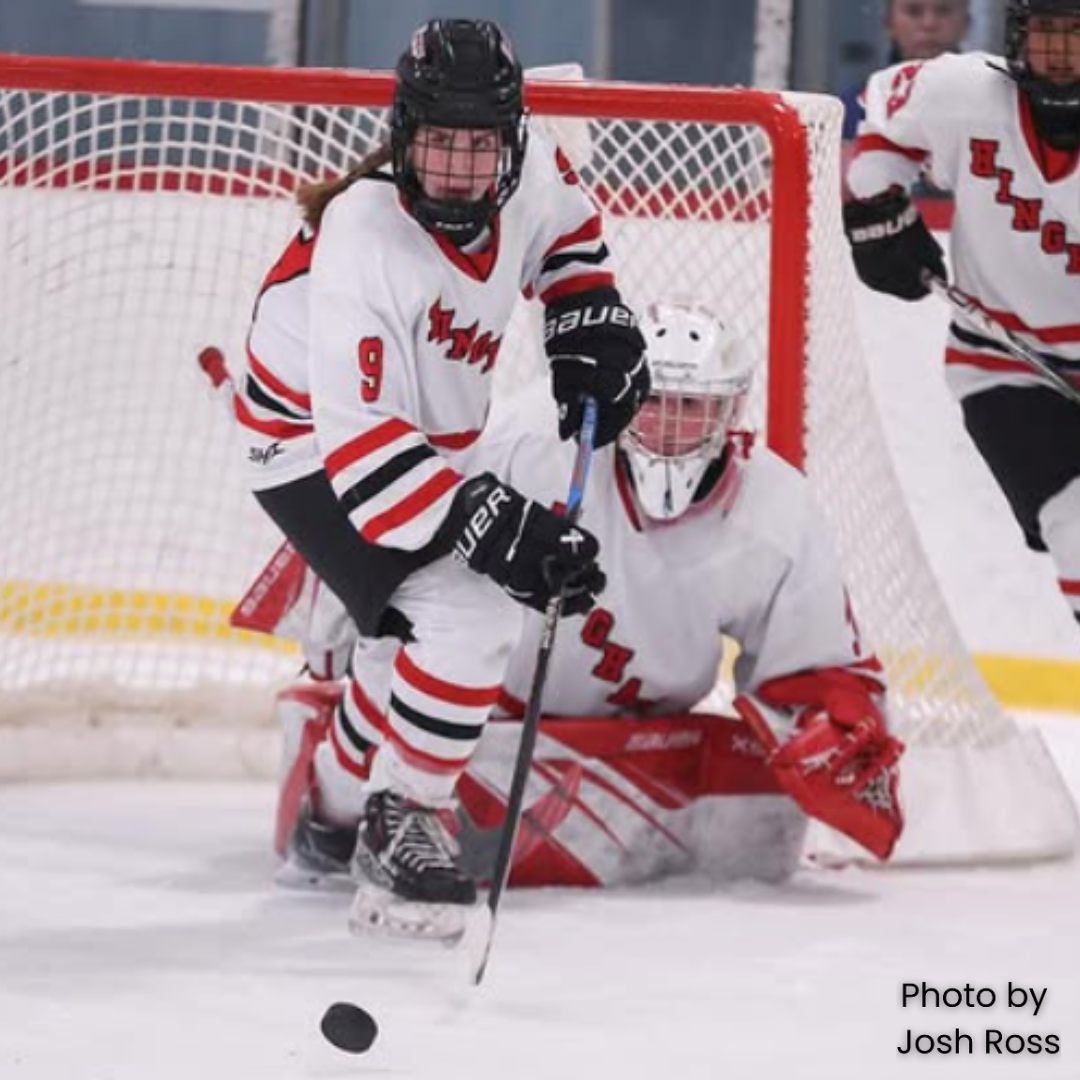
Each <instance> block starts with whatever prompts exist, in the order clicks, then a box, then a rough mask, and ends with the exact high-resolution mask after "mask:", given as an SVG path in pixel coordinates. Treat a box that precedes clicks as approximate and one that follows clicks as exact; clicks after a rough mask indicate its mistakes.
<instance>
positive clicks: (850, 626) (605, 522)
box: [292, 304, 903, 883]
mask: <svg viewBox="0 0 1080 1080" xmlns="http://www.w3.org/2000/svg"><path fill="white" fill-rule="evenodd" d="M641 327H642V330H643V332H644V334H645V337H646V340H647V349H648V351H647V355H648V359H649V365H650V369H651V373H652V386H653V393H652V395H651V396H650V397H649V398H648V399H647V401H646V403H645V405H644V406H643V407H642V409H641V411H640V412H639V413H638V415H637V417H636V418H635V419H634V420H633V421H632V422H631V424H630V426H629V427H628V428H627V430H626V431H625V432H624V433H623V434H622V435H620V436H619V439H618V441H617V445H613V446H608V447H606V448H604V449H602V450H600V451H598V452H597V454H596V456H595V459H594V462H593V469H592V475H591V479H590V482H589V490H588V493H587V495H586V498H585V501H584V503H583V514H582V521H583V522H585V523H586V524H587V527H588V529H589V531H590V532H591V533H592V534H593V535H595V536H596V537H597V538H598V540H599V541H600V544H601V549H602V550H603V551H604V553H605V557H606V560H607V561H606V566H607V571H608V585H607V589H606V590H605V592H604V595H603V597H602V600H601V601H600V602H598V603H597V605H596V606H595V607H593V608H592V610H591V611H589V612H588V613H581V614H580V615H579V616H578V617H576V618H572V619H569V620H567V621H566V622H565V623H564V625H563V626H562V628H561V630H560V632H559V635H558V637H557V640H556V644H555V650H554V653H553V656H552V660H551V665H550V667H549V670H548V679H547V683H546V687H545V692H544V712H545V714H546V715H548V716H554V717H561V718H571V719H566V720H565V721H564V720H557V721H552V726H551V728H549V731H551V732H552V733H553V734H555V735H556V737H557V730H556V729H557V727H558V725H559V724H563V723H565V724H567V725H570V727H569V728H568V730H570V731H573V730H574V728H573V725H574V722H575V721H574V719H572V718H578V719H581V720H593V719H594V718H599V717H622V718H625V720H626V725H628V726H633V725H635V724H636V725H641V726H642V728H643V729H644V728H645V727H646V725H647V724H648V720H647V718H649V717H664V718H672V717H675V720H674V721H670V722H671V723H672V727H671V728H670V729H668V730H669V733H670V732H674V733H675V736H676V738H677V737H678V736H679V735H680V734H682V735H686V734H694V730H696V729H694V730H692V729H691V728H690V727H689V726H687V727H686V728H680V727H679V721H678V716H679V714H685V713H687V712H688V711H689V710H690V708H691V707H692V706H694V705H695V704H696V703H697V702H699V701H700V700H701V699H702V698H704V697H705V695H707V694H708V693H709V691H710V690H711V689H712V688H713V685H714V683H715V681H716V678H717V671H718V668H719V665H720V660H721V653H722V649H723V640H722V635H726V636H727V637H730V638H732V639H734V640H735V641H736V642H737V643H738V644H739V646H740V648H741V652H740V654H739V657H738V660H737V662H736V664H735V668H734V676H735V682H736V688H737V690H738V691H739V694H738V696H737V697H736V699H735V708H736V710H737V712H738V714H739V715H740V716H741V717H742V718H743V720H745V721H746V723H747V724H748V725H749V727H750V728H751V730H752V732H753V733H754V735H756V737H757V739H758V740H759V741H760V744H761V745H762V746H763V747H764V748H765V750H766V752H767V755H768V757H767V760H768V763H769V765H770V766H771V768H772V770H773V775H774V777H775V779H776V782H777V783H778V785H779V787H780V788H781V789H782V790H783V791H785V792H787V793H788V794H790V795H791V796H792V797H793V798H794V799H795V801H796V802H797V803H798V804H799V806H800V807H801V808H802V809H803V810H804V811H805V812H806V813H807V814H809V815H811V816H813V817H816V818H819V819H820V820H822V821H824V822H826V823H827V824H829V825H831V826H833V827H834V828H837V829H839V830H841V831H843V832H844V833H846V834H848V835H849V836H851V837H852V838H853V839H855V840H856V841H858V842H859V843H860V844H862V845H863V846H864V847H866V848H867V849H868V850H869V851H871V852H872V853H873V854H875V855H876V856H877V857H879V858H882V859H884V858H887V857H888V856H889V854H890V853H891V851H892V849H893V846H894V844H895V843H896V840H897V838H898V837H899V835H900V832H901V829H902V825H903V818H902V813H901V809H900V804H899V800H898V791H897V789H898V779H897V761H898V759H899V756H900V752H901V746H900V744H899V743H898V741H897V740H896V739H895V738H893V737H892V736H891V735H890V734H889V731H888V724H887V719H886V708H885V700H884V699H885V690H884V686H883V683H882V679H881V675H880V668H879V665H878V664H877V662H876V660H875V659H874V658H873V656H872V655H869V654H867V653H866V652H864V651H863V648H862V646H861V643H860V640H859V636H858V633H857V631H856V628H855V625H854V622H853V619H852V617H851V612H850V608H849V605H848V603H847V598H846V595H845V591H844V587H843V584H842V582H841V580H840V576H839V573H838V569H837V559H836V555H835V553H834V551H833V549H832V546H831V544H830V542H829V539H828V534H827V531H826V529H825V526H824V524H823V523H822V522H821V520H820V519H819V516H818V514H817V511H816V509H815V507H814V505H813V502H812V499H811V496H810V493H809V487H808V485H807V483H806V482H805V480H804V479H803V478H802V476H801V475H800V474H799V473H798V472H797V471H796V470H795V469H793V468H792V467H790V466H788V465H787V464H785V463H784V462H783V461H782V460H781V459H780V458H778V457H777V456H776V455H774V454H773V453H772V452H770V451H769V450H768V449H766V448H764V447H760V446H755V445H754V441H753V438H752V437H751V435H750V434H749V433H748V432H747V431H745V430H743V428H742V421H743V412H744V407H745V402H746V397H747V394H748V392H749V389H750V384H751V379H752V370H753V363H752V360H751V358H750V356H749V355H748V353H747V352H746V350H745V349H744V347H743V346H742V344H741V342H740V341H739V340H738V339H736V338H735V337H734V336H733V335H732V334H731V333H730V332H729V331H728V330H727V329H725V327H724V326H723V325H722V324H721V323H720V322H719V321H718V320H717V319H716V318H715V317H713V316H712V315H710V314H708V313H706V312H704V311H702V310H700V309H696V308H691V307H687V306H685V305H681V304H657V305H654V306H652V307H650V308H649V309H648V311H647V313H646V315H645V316H644V317H643V319H642V322H641ZM542 389H543V388H541V391H542ZM551 408H552V406H551V403H550V400H549V399H548V398H547V396H546V394H543V393H537V392H536V391H535V390H534V391H532V392H530V393H526V394H525V395H522V396H521V397H519V398H518V399H515V400H514V401H513V402H512V403H511V404H510V405H509V406H508V407H504V411H503V413H502V415H500V416H499V417H498V418H497V419H496V420H495V421H494V422H493V424H492V427H491V429H490V431H489V434H488V437H487V439H486V441H485V446H484V450H483V453H484V462H485V464H487V465H489V466H490V467H492V468H493V469H495V470H496V471H497V472H498V474H499V475H500V477H501V478H502V479H503V480H504V482H507V483H510V484H513V485H517V486H519V487H521V488H522V489H526V490H528V491H529V492H530V494H532V495H533V496H534V497H535V498H536V499H537V501H539V502H541V503H542V504H545V505H548V504H552V503H555V502H557V501H558V500H559V499H560V498H563V497H564V495H565V487H566V476H567V474H568V471H569V468H570V463H571V459H572V451H571V450H570V448H569V447H566V446H561V445H560V444H559V443H558V442H557V441H556V440H555V439H554V438H553V436H552V435H551V434H549V432H550V430H551V424H550V423H548V422H547V421H548V420H549V413H550V411H551ZM540 627H541V619H540V617H539V616H533V615H529V616H528V617H527V619H526V630H525V633H524V634H523V637H522V639H521V641H520V642H519V644H518V646H517V648H516V649H515V651H514V655H513V659H512V661H511V663H510V666H509V669H508V672H507V676H506V680H505V685H504V689H503V693H502V694H501V697H500V706H501V709H502V711H503V712H504V713H509V714H510V715H515V714H516V715H521V713H522V711H523V699H524V697H525V696H526V694H527V693H528V687H529V685H530V681H531V678H532V672H533V666H534V664H535V660H536V653H537V643H538V638H539V635H540V632H541V629H540ZM308 704H309V705H310V704H311V702H310V701H309V702H308ZM364 705H365V708H366V710H367V718H368V721H369V723H370V725H371V726H372V728H373V729H374V730H375V731H377V730H378V728H380V727H381V726H382V725H383V724H384V720H383V718H382V717H381V715H380V708H379V706H378V704H377V699H371V698H369V699H368V700H367V701H366V702H365V703H364ZM309 715H314V713H313V712H312V711H310V710H309ZM686 719H689V718H686ZM586 726H587V725H586ZM593 726H594V727H595V725H593ZM372 737H373V738H377V735H375V734H373V735H372ZM601 741H603V740H601ZM568 745H572V746H574V747H575V748H576V749H578V750H583V751H586V752H587V751H588V749H589V747H590V745H592V743H591V740H590V739H589V737H588V733H587V732H586V733H584V734H583V735H582V737H581V738H580V739H577V738H575V739H572V740H571V741H570V743H569V744H568ZM624 746H625V744H624V743H623V742H621V741H620V742H619V743H618V747H619V752H620V753H621V752H622V749H623V748H624ZM706 752H707V750H706V749H705V748H703V749H702V753H703V754H704V753H706ZM596 753H597V756H598V757H601V758H602V752H601V751H600V750H597V751H596ZM558 754H559V756H562V757H563V758H566V757H567V754H568V751H566V750H565V748H564V750H562V751H559V752H558ZM292 757H293V760H298V759H299V758H300V753H299V748H297V750H296V752H294V754H293V755H292ZM657 760H658V759H656V758H654V759H653V761H652V762H650V761H649V760H648V759H646V758H642V759H641V760H638V761H633V762H632V763H631V764H632V769H633V772H634V775H636V776H638V777H639V778H644V783H643V784H641V785H639V786H640V787H641V788H642V789H644V790H649V789H650V788H652V789H661V788H664V786H665V782H666V781H667V780H668V779H669V778H668V777H662V776H661V775H660V774H659V773H658V772H657V771H656V768H657V766H656V764H655V762H656V761H657ZM612 764H613V763H612ZM705 764H707V763H704V762H703V763H702V765H705ZM616 768H617V767H616ZM650 768H652V769H653V770H654V772H653V774H652V776H651V782H650V776H649V769H650ZM701 771H703V772H704V771H705V769H704V768H703V769H702V770H701ZM301 773H302V770H294V771H293V775H294V777H295V776H296V775H299V774H301ZM607 775H608V777H610V776H612V775H613V770H612V769H611V768H609V769H608V770H607ZM295 782H296V781H295V780H294V783H295ZM316 782H317V781H316ZM676 787H677V785H675V784H669V785H668V788H669V790H671V791H674V790H675V789H676ZM680 790H682V791H683V792H684V794H685V793H686V789H685V788H681V789H680ZM759 790H760V789H759ZM690 797H692V793H691V796H690ZM293 801H294V804H295V792H294V793H293ZM599 812H602V811H599ZM652 812H653V813H657V812H658V811H657V810H655V809H654V810H653V811H652ZM628 813H631V800H630V799H624V800H623V801H622V803H621V804H620V811H619V815H618V816H620V817H625V816H626V815H627V814H628ZM631 816H632V814H631ZM635 820H636V819H635ZM653 825H654V827H653V829H652V832H651V834H650V835H651V839H650V840H649V842H648V844H647V845H646V846H651V847H652V848H655V847H656V846H657V844H659V843H661V842H662V837H660V836H659V835H658V834H659V833H662V832H663V831H664V828H662V827H661V828H658V827H656V825H655V822H654V823H653ZM605 827H606V828H607V829H609V830H618V829H619V827H620V823H618V822H616V821H615V820H614V819H613V820H612V821H610V822H608V823H604V822H601V828H605ZM567 828H570V827H569V826H567ZM580 834H581V830H580V828H579V829H578V832H577V834H575V837H569V836H568V837H567V838H566V839H567V841H568V842H569V841H570V840H572V839H576V838H578V837H580ZM298 839H299V842H300V844H301V845H302V846H301V849H300V850H299V851H297V849H296V846H295V843H296V840H295V839H294V848H293V853H294V855H299V856H300V857H301V859H302V860H304V859H306V860H307V862H308V865H309V866H310V867H312V868H314V869H318V868H319V867H320V864H321V866H322V868H323V869H324V870H327V871H332V870H334V869H335V868H336V869H338V870H341V869H342V868H343V866H344V863H345V861H346V859H347V857H348V852H349V849H350V846H351V844H352V837H351V835H350V834H349V833H348V832H347V831H339V832H337V833H334V832H332V831H330V830H325V831H323V832H322V833H319V834H316V833H313V832H312V831H311V830H310V829H309V828H303V829H302V835H301V836H300V837H299V838H298ZM560 839H562V837H561V836H560V833H559V831H558V829H556V830H555V831H554V835H553V840H554V842H555V843H556V844H558V843H559V842H560ZM577 857H578V860H579V863H581V864H582V865H584V867H585V868H586V869H587V870H589V869H592V870H593V872H594V873H595V868H589V866H588V862H589V851H588V845H587V842H586V841H582V842H581V843H579V844H578V847H577ZM638 857H639V858H646V859H647V856H644V857H643V856H642V855H641V853H639V854H638ZM335 864H336V867H335ZM549 880H550V879H549ZM555 880H559V879H558V878H556V879H555ZM573 880H574V881H577V882H579V883H580V882H581V881H582V880H585V879H583V877H582V875H581V874H580V873H578V874H577V876H575V877H574V878H573Z"/></svg>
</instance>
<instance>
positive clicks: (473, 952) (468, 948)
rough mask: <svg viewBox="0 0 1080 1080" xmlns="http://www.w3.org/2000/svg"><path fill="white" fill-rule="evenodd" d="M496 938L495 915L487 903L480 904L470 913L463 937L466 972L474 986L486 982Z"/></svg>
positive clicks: (462, 946) (462, 945)
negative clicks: (493, 943) (486, 972)
mask: <svg viewBox="0 0 1080 1080" xmlns="http://www.w3.org/2000/svg"><path fill="white" fill-rule="evenodd" d="M494 937H495V915H494V913H493V912H492V910H491V908H490V907H489V906H488V905H487V904H486V903H482V904H478V905H477V906H476V908H475V910H474V911H472V912H470V914H469V918H468V919H467V920H466V923H465V933H464V934H462V937H461V948H462V950H463V952H464V955H465V963H466V972H467V974H468V978H469V982H470V983H471V984H472V985H473V986H479V985H480V984H481V983H482V982H483V981H484V972H485V971H487V965H488V957H489V956H490V955H491V943H492V941H493V940H494Z"/></svg>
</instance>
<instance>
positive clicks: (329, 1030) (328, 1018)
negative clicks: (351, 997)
mask: <svg viewBox="0 0 1080 1080" xmlns="http://www.w3.org/2000/svg"><path fill="white" fill-rule="evenodd" d="M319 1027H320V1028H321V1029H322V1033H323V1035H325V1036H326V1041H327V1042H329V1043H332V1044H333V1045H334V1046H336V1047H337V1048H338V1049H339V1050H344V1051H345V1052H346V1053H348V1054H362V1053H364V1051H365V1050H367V1049H368V1048H369V1047H370V1046H371V1044H372V1043H373V1042H374V1041H375V1037H376V1036H377V1035H378V1034H379V1025H378V1024H376V1023H375V1018H374V1017H373V1016H372V1015H371V1013H369V1012H365V1011H364V1010H363V1009H361V1008H360V1006H359V1005H350V1004H349V1003H348V1002H346V1001H338V1002H335V1003H334V1004H333V1005H331V1006H330V1008H329V1009H327V1010H326V1012H325V1013H323V1018H322V1023H321V1024H320V1025H319Z"/></svg>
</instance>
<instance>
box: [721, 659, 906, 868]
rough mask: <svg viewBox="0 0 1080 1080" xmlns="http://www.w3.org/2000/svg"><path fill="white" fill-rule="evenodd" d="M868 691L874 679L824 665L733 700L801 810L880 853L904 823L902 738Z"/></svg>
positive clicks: (892, 844)
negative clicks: (889, 726)
mask: <svg viewBox="0 0 1080 1080" xmlns="http://www.w3.org/2000/svg"><path fill="white" fill-rule="evenodd" d="M875 692H880V685H879V684H878V682H877V680H876V679H870V678H867V677H865V676H863V675H861V674H859V673H857V672H852V671H850V670H847V669H830V670H828V671H816V672H808V673H803V674H800V675H796V676H792V677H790V678H786V679H776V680H774V681H773V682H771V683H766V684H765V685H764V686H762V687H761V688H760V690H759V692H758V695H756V696H751V695H742V696H740V697H738V698H737V699H736V700H735V708H736V711H737V712H738V713H739V715H740V716H741V717H742V718H743V719H744V720H746V722H747V723H748V724H749V725H750V726H751V727H752V728H753V729H754V731H755V732H756V733H757V735H758V737H759V738H760V739H761V740H762V742H764V743H765V745H767V746H769V747H770V754H769V759H768V760H769V764H770V765H771V766H772V767H773V769H774V770H775V773H776V778H777V780H778V782H779V783H780V785H781V787H782V788H783V789H784V791H786V792H787V793H788V794H789V795H790V796H791V797H792V798H793V799H794V800H795V801H796V802H797V803H798V804H799V806H801V807H802V808H803V810H805V811H806V813H808V814H810V815H811V816H812V817H815V818H817V819H818V820H819V821H823V822H824V823H825V824H826V825H829V826H831V827H832V828H834V829H837V830H839V831H840V832H842V833H844V834H845V835H847V836H850V837H851V838H852V839H853V840H855V841H856V842H857V843H859V844H862V845H863V847H865V848H866V849H867V850H868V851H870V852H871V854H873V855H875V856H877V858H879V859H887V858H888V857H889V856H890V855H891V854H892V851H893V848H894V847H895V846H896V842H897V840H898V839H899V838H900V833H901V832H902V831H903V827H904V816H903V811H902V809H901V806H900V798H899V774H898V769H897V763H898V762H899V760H900V755H901V754H902V753H903V750H904V746H903V743H901V742H900V741H899V739H896V738H894V737H893V736H892V735H890V734H889V732H888V729H887V728H886V726H885V719H884V717H883V716H882V714H881V711H880V709H879V708H878V706H877V704H876V703H875V701H874V696H873V695H874V694H875ZM785 728H786V729H787V730H788V731H790V734H787V733H786V732H785ZM785 736H786V737H785Z"/></svg>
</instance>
